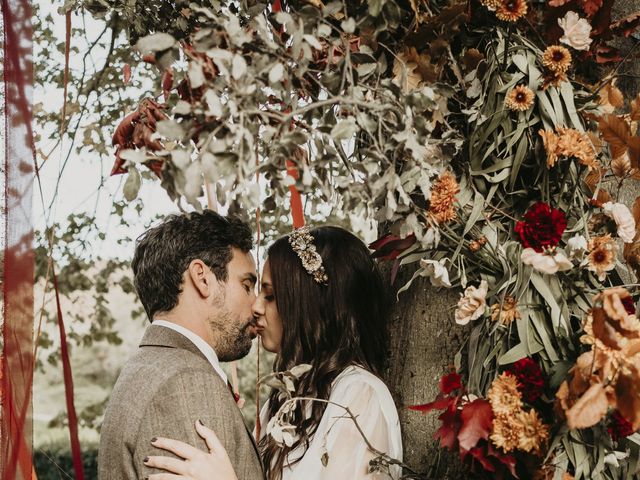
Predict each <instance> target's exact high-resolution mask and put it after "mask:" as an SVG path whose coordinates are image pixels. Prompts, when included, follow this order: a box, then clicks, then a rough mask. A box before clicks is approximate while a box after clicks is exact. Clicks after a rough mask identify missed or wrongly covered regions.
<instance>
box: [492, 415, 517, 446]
mask: <svg viewBox="0 0 640 480" xmlns="http://www.w3.org/2000/svg"><path fill="white" fill-rule="evenodd" d="M520 434H521V427H520V425H519V424H517V423H514V422H513V418H512V417H511V416H510V415H504V414H500V415H496V416H495V417H494V419H493V428H492V430H491V436H490V437H489V438H490V439H491V443H493V444H494V445H495V446H496V447H498V448H501V449H502V450H504V451H505V452H510V451H512V450H515V449H516V448H518V442H519V438H520Z"/></svg>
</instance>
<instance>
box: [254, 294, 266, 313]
mask: <svg viewBox="0 0 640 480" xmlns="http://www.w3.org/2000/svg"><path fill="white" fill-rule="evenodd" d="M251 312H252V313H253V316H254V317H259V316H261V315H263V314H264V308H263V305H262V301H261V299H260V295H258V296H257V297H256V299H255V300H254V301H253V305H251Z"/></svg>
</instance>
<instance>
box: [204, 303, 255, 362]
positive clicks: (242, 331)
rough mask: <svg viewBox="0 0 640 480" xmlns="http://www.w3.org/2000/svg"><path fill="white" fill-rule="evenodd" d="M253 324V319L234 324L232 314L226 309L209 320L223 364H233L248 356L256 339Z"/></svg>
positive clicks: (219, 357)
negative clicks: (254, 338) (232, 362)
mask: <svg viewBox="0 0 640 480" xmlns="http://www.w3.org/2000/svg"><path fill="white" fill-rule="evenodd" d="M253 324H254V320H253V318H249V319H247V321H246V322H245V323H243V324H237V323H234V321H233V318H232V316H231V312H229V311H228V310H227V309H226V308H224V307H222V308H221V309H220V310H219V311H218V314H217V315H216V316H215V317H213V318H210V319H209V326H210V327H211V330H212V331H213V332H214V335H215V336H216V337H217V338H218V341H217V344H216V346H215V351H216V355H217V356H218V359H219V360H220V361H221V362H231V361H233V360H238V359H240V358H243V357H246V356H247V354H248V353H249V351H250V350H251V345H252V340H253V337H254V335H253V332H252V327H253Z"/></svg>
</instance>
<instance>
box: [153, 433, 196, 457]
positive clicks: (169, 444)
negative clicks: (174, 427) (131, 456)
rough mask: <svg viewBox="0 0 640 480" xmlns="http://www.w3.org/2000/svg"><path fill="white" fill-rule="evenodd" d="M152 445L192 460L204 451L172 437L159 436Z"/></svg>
mask: <svg viewBox="0 0 640 480" xmlns="http://www.w3.org/2000/svg"><path fill="white" fill-rule="evenodd" d="M151 445H153V446H154V447H156V448H161V449H162V450H167V451H169V452H172V453H175V454H176V455H177V456H179V457H180V458H184V459H185V460H190V459H192V458H194V457H196V456H197V455H198V454H201V453H204V452H202V451H201V450H198V449H197V448H195V447H192V446H191V445H189V444H188V443H184V442H181V441H179V440H172V439H170V438H163V437H158V438H156V439H155V440H152V441H151Z"/></svg>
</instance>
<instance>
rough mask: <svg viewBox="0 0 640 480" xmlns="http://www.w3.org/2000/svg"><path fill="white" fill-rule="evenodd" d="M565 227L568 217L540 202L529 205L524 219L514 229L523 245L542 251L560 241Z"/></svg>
mask: <svg viewBox="0 0 640 480" xmlns="http://www.w3.org/2000/svg"><path fill="white" fill-rule="evenodd" d="M565 228H567V217H566V216H565V214H564V213H563V212H562V211H560V210H558V209H556V208H551V207H550V206H549V204H547V203H544V202H538V203H534V204H533V205H532V206H531V207H529V210H527V213H525V215H524V220H521V221H519V222H518V223H517V224H516V226H515V229H514V230H515V232H516V233H517V234H518V235H519V237H520V242H521V243H522V245H523V246H525V247H527V248H533V249H534V250H535V251H536V252H542V251H543V250H545V249H547V248H549V247H555V246H556V245H557V244H558V242H560V239H561V238H562V234H563V233H564V230H565Z"/></svg>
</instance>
